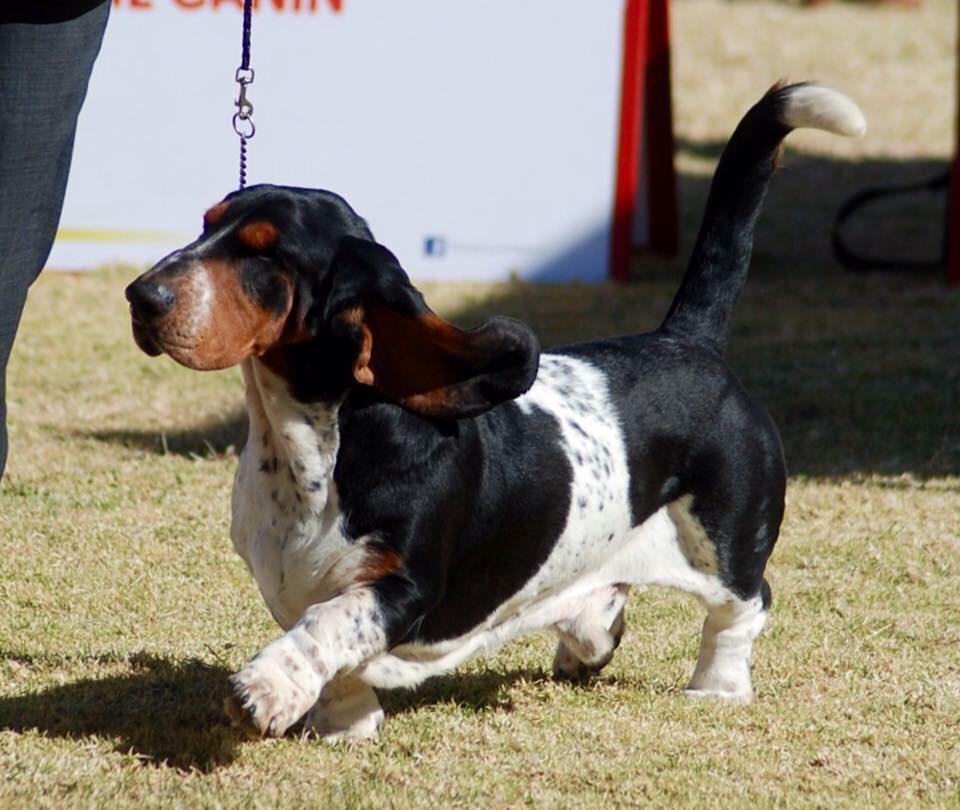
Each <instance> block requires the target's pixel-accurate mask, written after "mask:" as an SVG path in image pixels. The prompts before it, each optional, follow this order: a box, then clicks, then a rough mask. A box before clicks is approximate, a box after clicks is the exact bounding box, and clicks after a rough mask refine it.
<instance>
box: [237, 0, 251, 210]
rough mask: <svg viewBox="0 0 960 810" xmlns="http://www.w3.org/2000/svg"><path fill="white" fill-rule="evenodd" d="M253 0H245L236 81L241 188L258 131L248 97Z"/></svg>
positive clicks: (244, 185) (245, 182) (241, 188)
mask: <svg viewBox="0 0 960 810" xmlns="http://www.w3.org/2000/svg"><path fill="white" fill-rule="evenodd" d="M252 10H253V0H243V41H242V44H241V51H240V67H238V68H237V73H236V81H237V84H238V85H240V91H239V93H238V94H237V100H236V101H235V102H234V106H235V107H236V108H237V111H236V112H235V113H234V114H233V131H234V132H236V133H237V135H239V136H240V190H241V191H242V190H243V189H244V187H246V185H247V141H249V140H250V139H251V138H252V137H253V136H254V135H255V134H256V132H257V128H256V127H255V126H254V125H253V103H252V102H251V101H250V99H248V98H247V87H249V86H250V85H251V84H253V77H254V73H253V68H252V67H250V23H251V18H252V16H253V15H252Z"/></svg>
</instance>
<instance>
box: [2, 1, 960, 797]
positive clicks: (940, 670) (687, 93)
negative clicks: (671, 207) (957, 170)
mask: <svg viewBox="0 0 960 810" xmlns="http://www.w3.org/2000/svg"><path fill="white" fill-rule="evenodd" d="M950 6H951V4H950V3H947V2H946V0H928V2H927V4H926V5H925V6H923V7H922V8H921V9H919V10H915V11H902V10H891V9H886V8H883V9H876V8H870V7H866V6H864V5H863V4H853V5H846V4H837V5H832V6H829V7H826V8H818V9H816V10H806V9H802V8H799V7H796V6H791V5H786V4H779V3H770V2H750V3H747V2H719V0H702V1H701V2H678V3H675V4H674V6H673V8H674V12H675V23H676V25H675V32H674V33H675V41H676V52H675V65H674V73H675V78H676V88H675V89H676V94H677V95H676V108H677V129H678V136H679V141H680V154H679V158H678V166H679V168H680V170H681V173H682V176H681V184H680V190H681V205H682V209H683V210H682V224H683V236H684V241H685V244H689V242H690V239H691V236H692V229H693V228H694V227H695V222H696V220H697V218H698V217H699V213H700V209H701V206H702V202H703V195H704V194H705V188H706V183H705V177H706V175H707V174H708V173H709V170H710V168H711V167H712V165H713V161H714V160H715V158H716V148H717V145H718V144H719V143H720V142H721V141H722V139H723V138H724V137H725V136H726V134H727V132H728V131H729V130H730V128H731V127H732V126H733V125H734V124H735V122H736V118H737V117H738V115H739V113H740V112H741V111H742V110H743V109H744V108H745V107H746V106H747V105H748V104H749V103H750V102H751V101H752V100H753V99H754V98H755V97H756V96H758V95H759V94H760V93H761V92H762V91H763V90H764V89H765V87H766V86H767V85H769V84H770V83H772V81H773V80H774V79H776V78H778V77H780V76H783V75H786V76H788V77H789V78H792V79H798V78H804V77H808V76H813V77H816V78H821V79H823V80H828V81H831V82H833V83H835V84H836V85H838V86H839V87H841V88H843V89H845V90H846V91H847V92H849V93H850V94H851V95H853V96H854V97H855V98H857V99H858V100H859V101H860V102H861V103H862V104H863V106H864V107H865V109H866V111H867V115H868V117H869V118H870V123H871V127H872V129H871V132H872V134H871V135H870V136H869V137H868V138H867V139H866V140H864V141H862V142H859V143H853V142H842V141H836V140H828V139H827V138H826V136H819V135H803V136H802V137H800V138H797V140H796V142H795V144H796V145H795V146H794V147H793V148H792V149H791V150H789V151H788V155H787V164H786V169H785V170H784V171H783V172H782V173H781V176H780V177H778V178H776V186H775V188H774V190H773V191H772V192H771V196H770V200H769V206H768V209H767V212H766V214H765V215H764V217H763V218H762V220H761V223H760V228H761V234H760V238H759V239H758V245H757V255H756V267H755V273H754V276H753V278H752V279H751V282H750V285H749V287H748V290H747V292H746V294H745V296H744V299H743V301H742V303H741V305H740V309H739V311H738V316H737V320H736V324H735V329H734V337H733V342H732V345H731V351H730V362H731V363H732V365H733V366H734V367H735V369H736V370H737V372H738V374H739V375H740V376H741V378H742V379H743V381H744V383H745V384H746V385H747V387H748V388H749V389H750V390H752V391H754V392H756V393H757V394H758V395H760V396H762V397H763V399H764V400H765V401H766V402H768V403H769V406H770V408H771V411H772V412H773V414H774V416H775V418H776V421H777V423H778V424H779V425H780V427H781V430H782V432H783V437H784V443H785V446H786V451H787V459H788V464H789V467H790V470H791V480H790V487H789V491H788V505H787V515H786V519H785V523H784V528H783V532H782V535H781V539H780V544H779V546H778V548H777V550H776V552H775V553H774V556H773V559H772V561H771V564H770V568H769V571H768V577H769V579H770V581H771V584H772V587H773V591H774V610H773V614H772V619H771V622H770V624H769V625H768V628H767V630H766V631H765V632H764V634H763V635H762V636H761V637H760V639H759V641H758V643H757V646H756V651H755V659H754V660H755V663H754V681H755V686H756V688H757V692H758V697H757V700H756V701H755V702H754V703H753V704H752V705H750V706H725V705H716V704H712V703H701V702H692V701H688V700H686V699H684V697H683V696H682V694H681V693H680V692H681V690H682V688H683V686H684V685H685V684H686V681H687V679H688V678H689V676H690V673H691V672H692V669H693V665H694V662H695V659H696V650H697V644H698V639H699V627H700V623H701V621H702V612H701V610H700V609H699V607H698V606H697V605H695V604H694V603H692V602H691V601H689V600H687V599H686V598H684V597H681V596H678V595H674V594H671V593H665V592H661V591H656V590H638V591H636V592H635V593H634V595H633V596H632V597H631V602H630V604H629V606H628V631H627V635H626V637H625V639H624V643H623V645H622V646H621V648H620V649H619V650H618V652H617V655H616V657H615V658H614V661H613V663H612V664H611V665H610V666H609V667H608V668H607V669H605V670H604V671H603V674H602V676H601V677H600V678H599V679H597V680H596V681H595V682H594V683H592V684H590V685H587V686H571V685H560V684H555V683H553V682H552V681H551V680H550V678H549V667H550V661H551V657H552V650H553V640H552V639H549V638H546V637H535V638H531V639H527V640H524V641H520V642H517V643H514V644H511V645H510V646H508V647H507V648H505V649H504V650H502V651H501V652H499V653H498V654H497V655H496V656H494V657H492V658H489V659H485V660H475V661H472V662H470V663H469V664H467V665H466V666H464V667H462V668H461V669H460V670H458V671H457V672H455V673H452V674H450V675H447V676H444V677H441V678H437V679H435V680H432V681H429V682H427V683H426V684H424V685H423V686H422V687H421V688H419V689H418V690H415V691H409V692H407V691H395V692H389V693H384V694H383V696H382V697H383V704H384V708H385V709H386V712H387V722H386V724H385V726H384V730H383V733H382V735H381V736H380V737H379V738H378V739H377V740H376V741H374V742H371V743H366V744H358V745H344V746H339V747H327V746H325V745H323V744H321V743H318V742H315V741H310V740H301V739H298V738H296V737H289V738H285V739H282V740H275V741H266V742H250V741H247V740H245V739H243V738H241V736H240V735H239V734H237V733H235V732H234V731H233V730H232V729H231V728H230V727H229V725H228V724H227V722H226V721H225V719H224V717H223V715H222V713H221V710H220V704H221V701H222V698H223V696H224V694H225V679H226V676H227V675H228V674H229V673H230V672H232V671H233V670H235V669H236V668H238V667H239V666H241V665H242V664H243V663H244V662H245V661H246V659H247V658H248V657H249V656H250V655H252V654H253V653H254V652H256V651H257V650H259V649H260V648H261V647H262V646H263V644H264V643H265V642H267V641H268V640H270V639H271V638H273V637H274V636H275V635H276V633H277V630H276V628H275V626H274V625H273V623H272V621H271V620H270V618H269V615H268V614H267V611H266V609H265V607H264V606H263V604H262V600H261V599H260V597H259V595H258V593H257V591H256V587H255V585H254V583H253V581H252V580H251V579H250V577H249V576H248V574H247V573H246V571H245V569H244V567H243V565H242V563H241V562H240V560H239V559H238V558H236V557H235V555H234V553H233V551H232V549H231V547H230V542H229V538H228V520H229V493H230V486H231V483H232V475H233V470H234V467H235V464H236V450H237V448H238V447H239V446H240V445H241V443H242V442H243V438H244V424H243V419H242V411H241V396H242V390H241V383H240V378H239V374H238V373H236V372H235V371H230V372H218V373H209V374H198V373H194V372H189V371H186V370H184V369H181V368H179V367H177V366H175V365H174V364H173V363H172V362H171V361H169V360H167V359H153V360H151V359H149V358H147V357H145V356H144V355H142V354H141V353H140V352H139V351H138V350H137V349H136V347H135V346H134V344H133V341H132V339H131V338H130V335H129V324H128V318H127V313H126V307H125V303H124V301H123V295H122V291H123V287H124V285H125V283H126V282H127V281H128V280H129V279H130V278H131V277H132V276H133V275H134V273H135V272H136V270H135V269H132V268H106V269H103V270H100V271H98V272H96V273H91V274H85V275H69V276H68V275H54V274H47V275H45V276H44V277H42V279H41V281H40V282H39V283H38V284H37V286H36V287H35V288H34V290H33V292H32V294H31V298H30V302H29V305H28V310H27V313H26V317H25V320H24V324H23V327H22V330H21V333H20V336H19V338H18V343H17V347H16V350H15V354H14V359H13V363H12V365H11V368H10V374H9V381H8V392H9V399H10V401H9V406H10V421H11V458H10V463H9V467H8V476H7V477H6V478H5V479H4V481H3V482H2V484H0V605H3V610H2V611H0V775H2V778H0V806H17V807H38V806H49V807H63V806H84V807H94V806H95V807H104V806H109V807H112V806H134V805H137V806H229V807H260V806H262V807H276V806H302V805H303V806H318V807H326V806H335V807H336V806H351V807H352V806H358V807H367V806H369V807H384V806H396V807H400V808H407V807H427V806H432V807H447V806H451V807H454V806H464V807H517V806H536V807H541V806H546V807H581V806H584V807H600V806H603V807H607V806H610V805H614V806H634V805H645V804H649V805H654V806H673V805H683V806H692V807H703V806H716V807H730V806H757V805H760V806H770V805H791V806H850V807H864V806H889V807H903V806H913V805H917V804H920V805H924V806H943V807H958V806H960V590H958V587H957V582H958V578H960V297H958V295H957V293H948V292H947V291H946V290H945V289H944V287H943V286H942V285H941V283H940V279H939V278H937V277H935V276H916V275H914V276H883V277H865V278H864V277H856V276H851V275H848V274H844V273H843V272H842V271H841V270H839V269H838V268H837V267H836V266H835V265H834V264H832V262H831V260H830V257H829V251H828V248H827V242H826V230H827V228H828V227H829V222H830V218H831V217H832V213H833V211H835V209H836V206H837V205H839V203H840V201H841V200H842V199H843V198H844V196H845V195H846V194H847V193H850V192H852V191H854V190H856V189H857V188H859V187H860V186H862V185H865V184H869V183H871V182H877V181H878V180H882V179H884V178H887V177H889V176H892V177H894V178H895V179H896V178H909V177H910V176H912V174H914V173H916V172H922V171H926V170H928V169H930V168H932V167H937V166H940V165H943V161H944V160H945V159H946V157H947V156H948V155H949V153H950V150H951V149H952V141H951V121H952V117H951V115H952V109H953V106H952V105H953V102H952V93H953V87H952V84H951V82H952V81H953V73H952V70H953V68H952V67H951V65H952V55H953V47H954V46H953V35H954V25H955V19H954V14H953V9H951V8H949V7H950ZM198 215H199V212H198ZM883 217H884V218H883V219H882V221H880V222H878V223H872V224H867V225H863V226H862V228H863V230H862V233H861V238H870V236H871V234H875V235H876V241H874V240H872V239H871V240H870V243H871V244H881V245H883V244H886V243H887V242H889V243H890V245H891V250H893V249H897V250H901V251H905V252H908V253H909V252H912V251H915V250H921V249H927V250H929V249H930V248H931V246H933V247H934V248H935V243H934V241H931V240H935V239H936V238H937V237H938V235H939V234H938V228H939V225H940V223H942V208H941V209H937V208H936V207H935V204H934V203H933V202H929V201H923V202H920V203H917V204H916V205H911V206H909V207H908V210H906V211H905V212H904V211H896V212H890V211H885V212H883ZM901 229H903V230H901ZM898 234H899V236H898ZM904 234H907V235H906V236H904ZM933 252H935V250H934V251H933ZM679 266H680V263H678V262H676V261H665V262H654V261H652V260H638V262H637V263H636V266H635V268H634V269H635V275H636V283H634V284H633V285H631V286H630V287H629V288H626V289H616V288H613V287H611V286H607V285H597V286H584V285H567V286H556V287H552V286H547V287H535V286H531V285H526V284H521V283H514V284H502V285H477V284H471V285H454V284H450V285H427V286H426V288H425V291H426V294H427V298H428V300H429V301H431V302H432V303H433V304H434V306H435V308H436V309H437V310H438V311H439V312H441V314H443V315H445V316H448V317H451V318H453V319H454V320H457V321H459V322H461V323H463V324H466V325H469V324H471V323H475V322H476V321H477V320H479V319H480V318H482V317H484V316H485V315H487V314H489V313H493V312H503V313H507V314H512V315H516V316H519V317H522V318H524V319H526V320H527V321H529V322H530V323H531V324H532V325H533V326H534V327H535V328H536V330H537V331H538V333H539V334H540V335H541V336H542V338H543V341H544V343H545V344H547V345H555V344H558V343H561V342H567V341H572V340H577V339H582V338H587V337H591V336H596V335H600V334H607V333H617V332H624V331H631V330H639V329H644V328H649V327H652V326H654V325H656V323H657V322H658V320H659V318H660V316H662V314H663V312H664V311H665V309H666V306H667V305H668V303H669V300H670V296H671V295H672V293H673V290H674V288H675V286H676V283H677V270H678V267H679Z"/></svg>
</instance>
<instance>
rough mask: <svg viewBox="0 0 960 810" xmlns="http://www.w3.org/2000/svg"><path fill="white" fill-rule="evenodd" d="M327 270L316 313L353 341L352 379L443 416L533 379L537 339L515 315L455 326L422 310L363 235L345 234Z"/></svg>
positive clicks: (490, 401) (478, 406) (386, 255)
mask: <svg viewBox="0 0 960 810" xmlns="http://www.w3.org/2000/svg"><path fill="white" fill-rule="evenodd" d="M331 270H332V274H331V282H330V286H329V289H328V291H327V297H326V306H325V308H324V320H325V321H326V323H327V324H328V327H329V328H330V329H331V330H333V331H334V332H335V333H337V334H339V335H342V336H345V337H347V336H349V337H351V338H352V340H351V343H352V344H353V345H355V346H356V347H357V354H356V358H355V360H354V363H353V376H354V379H355V380H356V381H357V382H358V383H362V384H363V385H372V386H374V387H375V388H376V389H377V390H378V391H379V392H380V393H381V394H383V396H385V397H387V398H388V399H390V400H392V401H394V402H397V403H399V404H400V405H403V406H404V407H405V408H407V409H409V410H411V411H414V412H416V413H419V414H423V415H425V416H431V417H438V418H444V419H451V418H452V419H462V418H464V417H468V416H476V415H477V414H479V413H483V412H484V411H486V410H489V409H490V408H492V407H493V406H494V405H497V404H498V403H500V402H504V401H506V400H509V399H513V398H514V397H517V396H519V395H520V394H522V393H523V392H524V391H526V390H527V389H528V388H530V386H531V385H533V380H534V378H535V377H536V376H537V368H538V366H539V362H540V346H539V343H538V341H537V338H536V337H535V336H534V334H533V332H531V331H530V329H529V328H528V327H527V326H526V325H525V324H523V323H521V322H520V321H517V320H514V319H512V318H503V317H494V318H491V319H490V320H488V321H487V322H486V323H484V324H483V325H482V326H480V327H478V328H476V329H472V330H470V331H463V330H461V329H458V328H457V327H455V326H453V325H452V324H450V323H447V322H446V321H445V320H443V319H442V318H440V317H438V316H437V315H436V314H434V313H433V312H432V311H431V310H430V308H429V307H428V306H427V305H426V303H425V302H424V300H423V296H422V295H421V294H420V293H419V292H418V291H417V290H416V289H415V288H414V287H413V285H412V284H411V283H410V280H409V279H408V278H407V274H406V273H405V272H404V271H403V269H402V268H401V267H400V264H399V262H398V261H397V259H396V257H395V256H394V255H393V254H392V253H391V252H390V251H389V250H387V249H386V248H385V247H383V246H382V245H379V244H377V243H375V242H371V241H368V240H364V239H357V238H354V237H345V238H344V239H343V240H342V241H341V243H340V245H339V248H338V250H337V253H336V255H335V256H334V259H333V262H332V264H331Z"/></svg>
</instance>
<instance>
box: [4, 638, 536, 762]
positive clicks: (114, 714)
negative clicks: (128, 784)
mask: <svg viewBox="0 0 960 810" xmlns="http://www.w3.org/2000/svg"><path fill="white" fill-rule="evenodd" d="M3 659H6V660H7V661H15V662H17V663H18V664H19V665H21V666H25V667H33V666H36V667H42V668H44V669H47V668H50V667H51V666H54V665H55V664H56V662H55V661H52V660H47V659H46V658H43V659H40V658H31V657H30V656H23V655H17V654H13V653H7V652H3V651H0V660H3ZM94 662H95V663H115V662H116V663H119V659H113V658H108V659H106V660H104V661H99V660H98V659H94ZM125 662H126V664H127V665H128V666H129V668H130V669H131V670H132V671H129V672H125V673H123V674H121V675H114V676H107V677H103V678H86V679H81V680H77V681H73V682H72V683H67V684H63V685H61V686H53V687H49V688H45V689H41V690H39V691H36V692H31V693H29V694H25V695H17V696H12V697H0V731H13V732H17V733H21V734H22V733H27V732H31V731H34V732H39V733H40V734H42V735H44V736H46V737H60V738H66V739H71V740H82V739H87V738H97V737H99V738H108V739H111V740H113V741H115V742H114V749H115V750H116V751H117V752H119V753H122V754H131V755H133V756H135V757H137V758H138V759H139V760H140V761H141V762H142V763H143V764H145V765H153V766H157V767H170V768H176V769H178V770H183V771H201V772H211V771H214V770H217V769H219V768H222V767H225V766H228V765H230V764H231V763H232V762H233V761H234V759H235V758H236V756H237V752H238V749H239V747H240V746H241V745H243V744H245V742H246V739H245V738H244V737H243V736H242V735H241V733H240V732H239V731H237V730H236V729H234V728H232V727H231V726H230V723H229V721H228V720H227V718H226V716H225V715H224V713H223V708H222V705H223V698H224V696H225V694H226V681H227V677H228V676H229V675H230V672H229V671H228V670H227V669H226V668H224V667H222V666H219V665H213V664H208V663H206V662H203V661H200V660H198V659H188V660H173V659H168V658H164V657H160V656H156V655H152V654H149V653H139V654H137V655H134V656H131V657H129V658H127V659H125ZM547 680H548V677H547V675H546V674H545V673H544V672H543V671H541V670H536V669H516V670H509V671H495V670H484V671H482V672H476V673H469V672H467V673H452V674H450V675H443V676H439V677H436V678H432V679H430V680H429V681H427V682H425V683H424V684H422V685H421V686H420V687H418V688H417V689H415V690H399V689H397V690H388V691H383V692H379V696H380V699H381V702H382V704H383V708H384V711H385V712H386V714H387V722H389V718H390V717H391V716H397V715H402V714H406V713H409V712H414V713H415V712H417V711H419V710H421V709H424V708H428V707H430V706H436V705H442V704H449V705H453V706H455V707H456V708H457V709H458V710H459V711H464V712H466V713H482V712H487V711H510V710H512V708H513V700H512V698H511V695H510V693H511V690H512V688H513V687H514V686H516V685H517V684H520V683H524V682H526V683H538V682H546V681H547ZM298 733H299V726H295V727H294V728H293V729H291V731H290V732H288V734H289V735H292V736H295V735H296V734H298ZM304 744H305V745H309V744H318V743H316V742H312V741H305V742H304Z"/></svg>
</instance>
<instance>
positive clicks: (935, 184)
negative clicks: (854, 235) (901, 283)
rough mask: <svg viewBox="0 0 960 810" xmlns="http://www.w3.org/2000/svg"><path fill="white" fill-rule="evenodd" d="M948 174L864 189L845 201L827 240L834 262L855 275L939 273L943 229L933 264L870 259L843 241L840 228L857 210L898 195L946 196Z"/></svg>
mask: <svg viewBox="0 0 960 810" xmlns="http://www.w3.org/2000/svg"><path fill="white" fill-rule="evenodd" d="M949 189H950V172H949V171H946V172H943V173H942V174H938V175H936V176H935V177H931V178H930V179H929V180H924V181H921V182H918V183H908V184H905V185H902V186H880V187H877V188H868V189H864V190H863V191H861V192H860V193H858V194H855V195H854V196H852V197H851V198H850V199H849V200H847V201H846V202H845V203H844V204H843V205H842V206H840V210H839V211H837V216H836V219H834V221H833V231H832V233H831V234H830V239H831V241H832V242H833V253H834V255H835V256H836V257H837V260H838V261H839V262H840V263H841V264H842V265H843V266H844V267H846V268H847V269H848V270H852V271H854V272H855V273H869V272H871V271H873V270H920V271H925V270H939V269H941V268H943V267H946V264H947V229H946V227H945V228H944V239H943V244H942V245H941V248H940V257H939V258H938V259H933V260H926V261H924V260H922V259H914V258H890V257H888V256H870V255H867V254H865V253H858V252H857V251H855V250H853V249H852V248H851V247H850V246H849V245H848V244H847V243H846V241H845V240H844V238H843V233H842V230H841V228H842V227H843V224H844V223H845V222H846V221H847V220H848V219H849V218H850V217H851V216H852V215H853V214H854V213H855V212H856V211H858V210H860V209H861V208H863V207H864V206H866V205H868V204H869V203H872V202H874V201H876V200H879V199H883V198H884V197H898V196H900V195H901V194H916V193H918V192H926V193H939V192H949Z"/></svg>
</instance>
